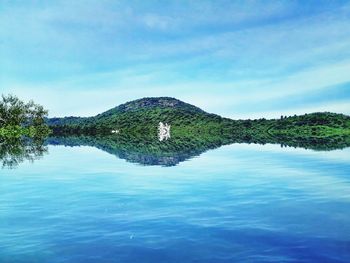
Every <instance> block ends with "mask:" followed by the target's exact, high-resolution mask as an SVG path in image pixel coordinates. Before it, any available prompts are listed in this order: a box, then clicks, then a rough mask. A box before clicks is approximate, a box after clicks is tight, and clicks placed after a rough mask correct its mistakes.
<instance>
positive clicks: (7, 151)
mask: <svg viewBox="0 0 350 263" xmlns="http://www.w3.org/2000/svg"><path fill="white" fill-rule="evenodd" d="M163 126H164V127H165V128H167V129H166V132H165V133H166V134H168V135H169V136H168V137H167V139H165V140H159V138H157V137H155V138H149V137H145V136H141V137H139V136H135V135H132V136H125V135H123V134H120V133H119V132H116V133H114V134H112V135H109V136H102V137H99V136H83V135H82V136H68V137H65V136H57V137H50V138H47V139H46V140H45V142H44V140H43V139H35V140H34V139H29V138H17V139H16V138H14V139H0V161H1V162H2V165H3V167H6V168H14V167H16V166H17V165H18V164H19V163H21V162H23V161H24V160H30V161H34V160H35V159H38V158H39V157H41V156H43V154H44V153H46V152H47V147H46V146H44V145H48V144H51V145H65V146H92V147H96V148H98V149H101V150H103V151H105V152H108V153H110V154H113V155H115V156H117V157H118V158H120V159H125V160H126V161H128V162H132V163H138V164H141V165H160V166H174V165H177V164H178V163H180V162H183V161H185V160H188V159H191V158H193V157H195V156H198V155H200V154H202V153H203V152H205V151H208V150H210V149H215V148H218V147H220V146H222V145H228V144H233V143H256V144H266V143H273V144H280V145H281V147H286V146H290V147H295V148H296V147H302V148H306V149H312V150H321V151H328V150H335V149H342V148H346V147H349V146H350V139H349V138H348V137H329V138H317V137H313V138H312V137H311V138H306V139H305V138H296V137H293V138H289V137H276V136H274V137H272V136H266V134H264V135H262V136H261V137H257V136H255V137H252V136H247V135H244V136H241V137H231V138H227V137H225V136H222V135H218V134H215V135H212V134H200V133H198V136H191V135H188V136H187V135H182V136H181V137H180V136H172V137H171V138H170V126H168V125H166V124H165V125H163ZM164 127H163V128H164Z"/></svg>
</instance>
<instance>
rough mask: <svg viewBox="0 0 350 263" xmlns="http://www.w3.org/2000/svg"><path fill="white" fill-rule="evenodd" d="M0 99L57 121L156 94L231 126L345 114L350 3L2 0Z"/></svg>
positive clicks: (348, 107)
mask: <svg viewBox="0 0 350 263" xmlns="http://www.w3.org/2000/svg"><path fill="white" fill-rule="evenodd" d="M0 93H5V94H7V93H12V94H16V95H18V96H19V97H20V98H22V99H24V100H29V99H34V100H35V101H36V102H38V103H40V104H43V105H44V106H45V107H46V108H48V109H49V110H50V116H66V115H81V116H90V115H94V114H97V113H100V112H102V111H104V110H107V109H109V108H112V107H114V106H116V105H119V104H121V103H124V102H126V101H129V100H133V99H137V98H141V97H150V96H171V97H176V98H178V99H181V100H184V101H186V102H189V103H192V104H195V105H197V106H199V107H201V108H203V109H204V110H207V111H209V112H213V113H218V114H221V115H223V116H226V117H232V118H259V117H268V118H269V117H279V116H280V115H281V114H283V115H293V114H302V113H305V112H315V111H333V112H339V113H346V114H350V1H322V0H321V1H320V0H317V1H316V0H315V1H311V0H309V1H253V0H247V1H224V0H216V1H205V0H198V1H181V0H179V1H152V0H149V1H136V0H134V1H133V0H131V1H130V0H128V1H109V0H96V1H90V0H85V1H82V0H75V1H39V0H37V1H29V0H28V1H14V0H11V1H10V0H8V1H5V0H0Z"/></svg>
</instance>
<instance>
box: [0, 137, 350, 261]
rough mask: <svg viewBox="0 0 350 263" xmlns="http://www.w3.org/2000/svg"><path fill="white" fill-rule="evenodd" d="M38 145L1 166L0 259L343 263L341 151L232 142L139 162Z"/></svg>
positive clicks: (348, 252)
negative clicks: (158, 161)
mask: <svg viewBox="0 0 350 263" xmlns="http://www.w3.org/2000/svg"><path fill="white" fill-rule="evenodd" d="M47 147H48V152H47V153H46V154H44V156H43V158H41V159H39V160H35V161H34V162H33V163H32V162H29V161H24V162H23V163H21V164H20V165H19V166H18V167H16V169H6V168H5V169H2V170H1V169H0V174H1V176H0V182H1V184H0V204H1V205H0V262H26V263H27V262H51V263H54V262H84V263H86V262H350V148H346V149H343V150H333V151H313V150H305V149H301V148H298V149H295V148H281V147H280V146H279V145H272V144H266V145H255V144H232V145H226V146H222V147H220V148H217V149H215V150H209V151H206V152H204V153H202V154H200V155H197V156H193V157H192V158H189V159H186V160H183V161H181V162H178V163H176V165H173V166H162V165H148V166H147V165H141V164H139V163H137V162H128V161H127V160H126V159H123V158H117V157H116V156H115V155H112V154H109V153H107V152H105V151H102V150H100V149H97V148H95V147H90V146H80V147H79V146H76V147H65V146H62V145H49V146H47Z"/></svg>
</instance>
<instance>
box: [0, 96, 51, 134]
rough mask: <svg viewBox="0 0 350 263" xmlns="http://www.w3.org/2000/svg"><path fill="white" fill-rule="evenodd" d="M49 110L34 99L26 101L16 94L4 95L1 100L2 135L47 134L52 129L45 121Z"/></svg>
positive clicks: (0, 127)
mask: <svg viewBox="0 0 350 263" xmlns="http://www.w3.org/2000/svg"><path fill="white" fill-rule="evenodd" d="M47 113H48V112H47V110H45V109H44V108H43V106H41V105H38V104H35V103H34V102H33V101H30V102H28V103H24V102H23V101H21V100H19V99H18V98H17V97H16V96H13V95H8V96H4V95H2V99H1V101H0V136H2V137H7V138H9V137H20V136H30V137H41V136H47V135H48V134H49V133H50V129H49V128H48V126H47V125H46V123H45V118H46V117H47Z"/></svg>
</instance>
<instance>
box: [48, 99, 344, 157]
mask: <svg viewBox="0 0 350 263" xmlns="http://www.w3.org/2000/svg"><path fill="white" fill-rule="evenodd" d="M160 121H161V122H164V123H169V124H171V139H170V140H169V141H165V142H158V141H157V127H158V124H159V122H160ZM48 123H49V125H50V126H51V128H52V129H53V132H54V135H56V136H77V135H81V136H80V137H84V138H85V137H88V138H90V139H88V141H89V142H90V143H91V141H92V139H91V138H98V141H99V143H98V144H99V145H104V144H105V143H102V142H105V141H107V142H109V143H108V144H109V145H115V146H116V145H118V146H116V147H117V148H118V147H119V145H120V144H121V143H122V144H123V145H124V146H123V147H122V148H128V149H132V152H137V149H138V151H142V152H143V153H149V151H151V152H152V156H153V157H154V156H157V154H158V153H161V156H167V154H170V157H173V156H172V155H171V154H172V153H178V151H179V150H180V149H181V151H182V153H184V152H191V151H192V152H201V151H205V150H207V149H211V148H215V147H218V146H221V145H224V144H229V143H243V142H244V143H262V144H265V143H279V144H281V145H282V146H285V145H288V146H293V147H304V148H311V149H315V150H331V149H337V148H343V147H348V146H350V117H349V116H346V115H342V114H335V113H313V114H305V115H302V116H293V117H283V118H281V119H272V120H266V119H257V120H231V119H227V118H222V117H220V116H218V115H215V114H209V113H206V112H204V111H202V110H201V109H199V108H196V107H194V106H192V105H189V104H186V103H184V102H180V101H178V100H176V99H172V98H148V99H147V98H146V99H141V100H137V101H133V102H129V103H126V104H123V105H121V106H118V107H116V108H114V109H111V110H109V111H107V112H105V113H102V114H99V115H97V116H95V117H91V118H75V117H68V118H63V119H57V118H56V119H50V120H48ZM116 129H117V130H119V131H120V134H118V135H114V138H115V140H111V138H113V137H111V131H112V130H116ZM102 138H107V139H102ZM96 140H97V139H96ZM112 141H113V143H112ZM115 141H117V142H115ZM126 142H129V143H126ZM93 144H95V142H94V143H93ZM126 145H127V146H126ZM164 147H167V149H164ZM180 155H181V154H180ZM181 156H183V155H181ZM168 157H169V156H168Z"/></svg>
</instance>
